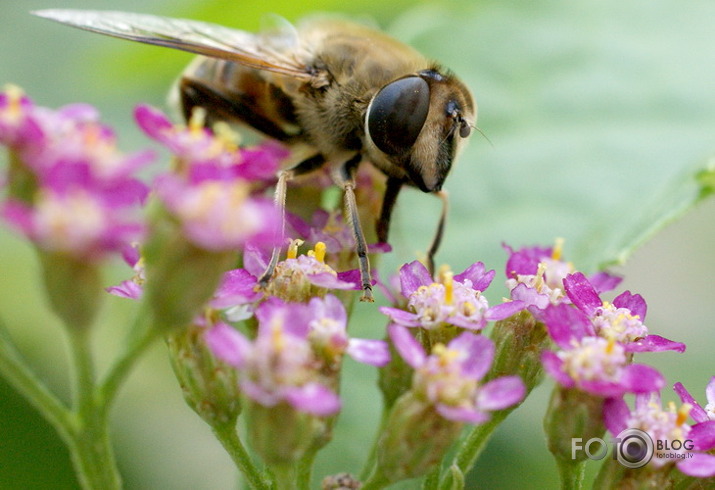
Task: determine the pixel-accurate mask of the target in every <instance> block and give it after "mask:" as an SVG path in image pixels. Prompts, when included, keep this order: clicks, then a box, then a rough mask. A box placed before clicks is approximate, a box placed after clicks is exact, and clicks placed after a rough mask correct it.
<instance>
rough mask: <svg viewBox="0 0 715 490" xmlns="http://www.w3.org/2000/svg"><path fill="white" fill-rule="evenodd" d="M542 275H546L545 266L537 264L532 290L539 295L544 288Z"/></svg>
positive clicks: (540, 263)
mask: <svg viewBox="0 0 715 490" xmlns="http://www.w3.org/2000/svg"><path fill="white" fill-rule="evenodd" d="M544 274H546V264H544V263H543V262H539V265H538V266H537V269H536V280H535V281H534V289H536V291H537V292H539V293H540V292H541V290H542V289H543V288H544Z"/></svg>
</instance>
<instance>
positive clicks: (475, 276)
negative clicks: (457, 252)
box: [454, 262, 496, 291]
mask: <svg viewBox="0 0 715 490" xmlns="http://www.w3.org/2000/svg"><path fill="white" fill-rule="evenodd" d="M495 275H496V272H495V271H493V270H491V271H489V272H487V271H486V267H484V264H483V263H481V262H476V263H474V264H472V265H470V266H469V267H467V269H466V270H465V271H464V272H462V273H461V274H457V275H456V276H454V280H455V281H457V282H461V283H464V281H465V280H469V282H471V283H472V289H474V290H476V291H484V290H485V289H487V288H488V287H489V285H490V284H491V283H492V280H494V276H495Z"/></svg>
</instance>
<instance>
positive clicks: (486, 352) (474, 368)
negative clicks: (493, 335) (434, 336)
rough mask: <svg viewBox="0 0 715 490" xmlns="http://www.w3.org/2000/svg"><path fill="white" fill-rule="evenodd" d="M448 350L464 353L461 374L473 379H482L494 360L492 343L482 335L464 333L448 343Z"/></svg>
mask: <svg viewBox="0 0 715 490" xmlns="http://www.w3.org/2000/svg"><path fill="white" fill-rule="evenodd" d="M449 348H450V349H455V350H458V351H461V352H463V353H464V360H463V361H462V373H463V374H464V376H466V377H469V378H473V379H482V378H483V377H484V375H485V374H487V373H488V372H489V369H490V368H491V367H492V361H493V360H494V349H495V348H494V343H493V342H492V341H491V340H490V339H488V338H487V337H485V336H484V335H477V334H473V333H471V332H464V333H462V334H460V335H459V336H458V337H455V338H454V339H452V341H450V343H449Z"/></svg>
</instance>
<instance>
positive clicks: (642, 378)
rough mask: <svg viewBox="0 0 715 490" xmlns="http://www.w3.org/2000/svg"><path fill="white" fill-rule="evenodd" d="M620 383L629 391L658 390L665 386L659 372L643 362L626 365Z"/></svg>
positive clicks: (644, 391)
mask: <svg viewBox="0 0 715 490" xmlns="http://www.w3.org/2000/svg"><path fill="white" fill-rule="evenodd" d="M621 384H622V385H623V386H624V387H625V388H627V390H628V391H629V392H631V393H648V392H651V391H660V390H661V389H662V388H663V386H665V378H663V375H662V374H660V372H659V371H658V370H657V369H655V368H652V367H650V366H646V365H645V364H631V365H630V366H626V368H625V369H624V371H623V377H622V378H621Z"/></svg>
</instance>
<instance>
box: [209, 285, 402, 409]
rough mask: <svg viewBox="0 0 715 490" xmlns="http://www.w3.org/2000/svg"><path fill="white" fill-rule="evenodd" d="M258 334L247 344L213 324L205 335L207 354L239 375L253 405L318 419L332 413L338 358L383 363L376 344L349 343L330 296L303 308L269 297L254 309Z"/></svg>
mask: <svg viewBox="0 0 715 490" xmlns="http://www.w3.org/2000/svg"><path fill="white" fill-rule="evenodd" d="M255 314H256V318H257V320H258V332H257V335H256V338H255V339H254V340H250V339H249V338H247V337H246V336H244V335H243V334H241V333H240V332H238V331H237V330H235V329H234V328H233V327H231V326H229V325H227V324H225V323H217V324H216V325H214V326H213V327H212V328H211V329H210V330H208V331H207V332H206V340H207V343H208V345H209V347H210V348H211V349H212V350H213V352H214V353H215V354H216V355H217V356H218V357H219V358H220V359H222V360H224V361H225V362H227V363H228V364H230V365H232V366H234V367H236V368H237V369H238V370H239V371H240V373H241V381H240V385H241V389H242V390H243V392H244V393H245V394H246V395H247V396H248V397H250V398H251V399H253V400H254V401H255V402H256V403H259V404H261V405H265V406H274V405H276V404H278V403H281V402H284V403H288V404H290V405H292V406H293V407H294V408H295V409H296V410H299V411H304V412H308V413H312V414H314V415H319V416H324V415H331V414H334V413H335V412H337V411H338V410H339V408H340V401H339V399H338V397H337V394H336V393H335V392H334V391H333V389H334V387H335V379H333V378H332V377H330V378H327V379H326V378H325V376H324V373H325V372H326V371H329V372H333V370H334V368H335V366H337V365H339V363H340V361H341V359H342V356H343V355H344V354H348V355H350V356H351V357H353V359H355V360H357V361H359V362H364V363H366V364H371V365H375V366H382V365H384V364H386V363H387V362H388V361H389V352H388V350H387V345H386V344H385V343H384V342H382V341H377V340H367V339H351V338H349V337H348V335H347V330H346V327H347V313H346V312H345V308H344V307H343V305H342V303H341V302H340V301H339V300H338V299H337V298H336V297H335V296H331V295H328V296H326V297H325V298H322V299H320V298H313V299H312V300H311V301H310V302H309V303H308V304H302V303H286V302H284V301H282V300H279V299H277V298H272V299H269V300H267V301H265V302H264V303H262V304H261V305H260V306H259V307H258V308H257V309H256V312H255Z"/></svg>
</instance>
